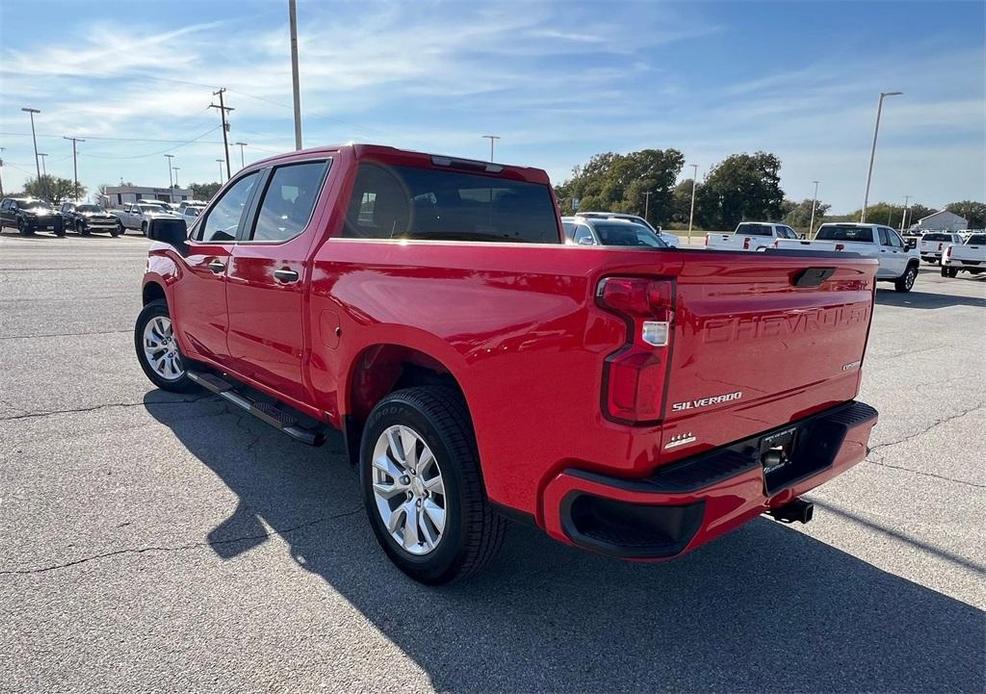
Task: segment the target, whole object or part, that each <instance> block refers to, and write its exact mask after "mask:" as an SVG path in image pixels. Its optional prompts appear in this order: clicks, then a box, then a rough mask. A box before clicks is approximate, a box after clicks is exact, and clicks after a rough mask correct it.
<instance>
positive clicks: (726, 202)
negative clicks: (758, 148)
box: [696, 152, 784, 230]
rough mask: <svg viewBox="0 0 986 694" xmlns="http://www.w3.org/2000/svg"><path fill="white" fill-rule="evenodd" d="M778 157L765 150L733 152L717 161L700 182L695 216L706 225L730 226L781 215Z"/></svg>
mask: <svg viewBox="0 0 986 694" xmlns="http://www.w3.org/2000/svg"><path fill="white" fill-rule="evenodd" d="M780 169H781V160H780V159H778V158H777V156H775V155H773V154H770V153H769V152H756V153H754V154H734V155H732V156H729V157H727V158H726V159H724V160H723V161H721V162H720V163H719V164H717V165H716V166H715V167H714V168H713V169H712V171H711V172H710V173H709V175H708V176H707V177H706V179H705V182H704V183H703V184H702V191H701V195H700V196H698V200H697V202H696V217H697V218H698V219H699V221H700V224H701V225H702V226H703V227H704V228H706V229H727V230H728V229H733V228H734V227H735V226H736V225H737V224H738V223H739V222H742V221H772V220H777V219H780V218H781V217H782V216H783V212H784V209H783V202H784V191H783V190H781V186H780V182H781V179H780Z"/></svg>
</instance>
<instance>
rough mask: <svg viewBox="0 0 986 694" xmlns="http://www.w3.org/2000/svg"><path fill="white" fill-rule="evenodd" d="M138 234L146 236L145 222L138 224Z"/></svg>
mask: <svg viewBox="0 0 986 694" xmlns="http://www.w3.org/2000/svg"><path fill="white" fill-rule="evenodd" d="M140 233H141V234H142V235H143V236H147V222H141V223H140Z"/></svg>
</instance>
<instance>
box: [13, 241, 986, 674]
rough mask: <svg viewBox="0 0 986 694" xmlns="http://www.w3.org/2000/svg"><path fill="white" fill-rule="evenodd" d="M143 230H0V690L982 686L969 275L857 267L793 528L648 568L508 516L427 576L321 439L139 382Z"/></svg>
mask: <svg viewBox="0 0 986 694" xmlns="http://www.w3.org/2000/svg"><path fill="white" fill-rule="evenodd" d="M147 244H148V242H147V241H146V240H145V239H143V238H141V237H137V236H129V237H121V238H118V239H112V238H109V237H108V236H106V235H100V236H92V237H89V238H80V237H77V236H74V235H70V236H67V237H65V238H62V239H59V238H55V237H54V236H53V235H52V234H51V233H50V232H39V233H38V234H36V235H35V236H33V237H20V236H18V235H17V232H16V231H14V230H11V229H7V230H5V231H4V232H3V234H2V235H0V346H2V349H0V374H3V376H2V377H0V378H2V379H3V381H2V384H3V387H2V388H0V460H2V461H3V462H2V465H0V521H2V523H3V526H4V528H5V532H4V533H3V534H2V535H0V620H2V621H0V623H2V624H3V625H4V628H3V630H0V653H3V654H4V657H3V658H2V659H0V664H2V665H3V671H4V676H3V686H2V687H0V689H7V688H9V689H12V690H21V691H38V690H69V689H118V690H134V689H147V690H203V689H229V690H233V689H236V690H271V689H281V690H293V691H300V690H310V689H315V688H316V687H324V688H327V689H333V690H355V689H363V690H365V689H371V688H373V689H384V688H388V689H389V688H394V689H397V688H404V689H414V690H428V689H445V690H447V689H456V690H464V689H469V690H483V691H490V690H512V691H535V690H552V691H558V690H579V691H585V690H593V691H601V690H616V689H620V690H630V689H632V690H655V689H677V690H688V691H695V690H703V691H704V690H723V691H759V690H765V689H772V690H773V689H788V690H790V689H797V690H805V689H810V690H815V691H857V690H864V689H869V690H883V691H887V690H892V691H914V692H919V691H920V692H926V691H976V692H979V691H982V690H983V687H984V684H986V681H984V670H986V656H984V654H983V650H982V643H983V642H984V638H986V620H984V613H983V609H984V608H986V597H984V596H986V584H984V576H986V573H984V572H986V567H984V565H983V541H982V518H983V514H984V511H986V470H984V468H983V465H982V463H981V460H982V454H981V447H982V421H983V415H984V413H986V398H984V395H983V388H982V379H981V378H977V377H976V374H982V373H983V372H984V369H986V356H984V351H983V349H982V334H983V333H984V332H986V330H984V329H986V312H984V310H983V309H984V308H986V281H984V280H986V277H979V278H970V277H969V276H968V275H963V276H960V277H959V278H956V279H945V278H941V277H940V270H939V268H937V267H930V266H923V267H922V268H921V272H920V277H919V279H918V281H917V283H916V284H915V287H914V290H913V291H912V292H911V293H909V294H895V293H894V292H893V290H892V289H884V288H883V287H881V288H880V289H878V291H877V304H878V305H877V308H876V312H875V316H874V322H873V328H872V332H871V342H870V347H869V351H868V354H867V363H866V368H865V375H864V385H863V392H862V394H861V396H862V398H863V399H865V400H866V401H867V402H870V403H872V404H873V405H875V406H876V407H877V408H878V409H879V410H880V412H881V421H880V424H879V426H878V427H877V428H876V430H875V432H874V439H873V446H874V447H873V450H872V452H871V455H870V457H869V462H867V463H863V464H860V465H859V466H857V467H856V468H854V469H853V470H852V471H850V472H849V473H847V474H846V475H845V476H844V477H843V478H840V479H838V480H835V481H833V482H831V483H829V484H828V485H826V486H824V487H822V488H821V489H819V490H818V491H817V492H815V493H813V494H811V495H810V497H811V499H812V500H813V501H815V503H816V518H815V520H814V521H813V522H812V523H811V524H809V525H808V526H804V527H803V528H802V527H786V526H781V525H779V524H777V523H774V522H773V521H767V520H762V521H757V522H755V523H753V524H751V525H750V526H748V527H746V528H744V529H742V530H740V531H738V532H736V533H734V534H732V535H729V536H727V537H725V538H723V539H722V540H720V541H718V542H716V543H714V544H712V545H710V546H708V547H706V548H704V549H702V550H700V551H698V552H696V553H695V554H693V555H691V556H689V557H686V558H684V559H682V560H679V561H677V562H674V563H670V564H665V565H652V566H641V565H634V564H626V563H621V562H617V561H613V560H609V559H605V558H601V557H596V556H592V555H587V554H585V553H584V552H580V551H576V550H571V549H567V548H565V547H563V546H560V545H557V544H555V543H553V542H551V541H550V540H548V539H546V538H544V537H543V536H542V535H541V534H540V533H538V532H536V531H533V530H529V529H525V528H521V527H515V528H512V529H511V537H510V539H509V541H508V543H507V545H506V551H505V552H504V553H503V554H502V555H501V557H500V558H499V560H498V561H497V563H496V564H495V565H494V566H493V567H491V570H490V571H488V573H487V574H485V575H483V576H482V577H480V578H479V579H478V580H477V581H474V582H471V583H465V584H460V585H457V586H454V587H453V588H452V589H451V590H449V589H446V590H445V591H434V590H429V589H427V588H424V587H422V586H419V585H416V584H413V583H411V582H410V581H409V580H407V579H405V578H404V577H403V575H402V574H400V573H399V572H398V571H397V570H396V569H394V568H393V567H392V566H391V565H390V564H389V563H388V562H387V561H386V560H385V559H384V558H383V557H382V555H381V554H380V553H379V552H376V551H373V550H374V540H373V537H372V534H371V532H370V529H369V526H368V524H367V522H366V520H365V516H364V515H363V512H362V507H361V504H360V500H359V495H358V486H357V484H356V480H355V477H354V476H353V474H352V473H351V471H350V470H349V468H348V467H347V466H346V464H345V463H344V462H343V460H342V453H341V443H339V442H334V443H330V444H329V446H328V447H327V448H322V449H310V448H306V447H304V446H301V445H299V444H295V443H292V442H291V441H290V440H288V439H286V438H285V437H283V435H281V434H278V433H277V432H275V431H273V430H270V429H269V428H267V427H266V426H265V425H263V424H260V423H257V422H254V421H252V420H251V419H250V418H249V417H246V416H243V415H240V414H237V413H235V412H232V411H230V410H229V409H228V408H227V407H226V406H225V405H223V404H222V403H221V402H219V401H218V400H217V399H216V398H213V397H207V396H205V395H204V394H195V395H189V396H181V397H176V396H171V395H167V394H164V393H162V392H160V391H156V390H152V389H149V387H148V384H147V382H146V379H144V378H143V376H142V375H141V373H140V371H139V367H138V366H137V363H136V361H135V359H134V356H133V342H132V333H131V329H132V325H133V318H134V315H136V313H137V311H138V310H139V304H140V297H139V281H140V277H141V273H142V269H143V263H144V258H145V253H146V248H147ZM794 358H804V359H810V358H811V355H810V354H804V355H795V357H794ZM186 400H187V401H190V402H182V401H186ZM361 549H365V550H366V551H360V550H361ZM726 614H728V615H729V618H728V620H726V619H724V618H723V615H726ZM8 659H9V660H8Z"/></svg>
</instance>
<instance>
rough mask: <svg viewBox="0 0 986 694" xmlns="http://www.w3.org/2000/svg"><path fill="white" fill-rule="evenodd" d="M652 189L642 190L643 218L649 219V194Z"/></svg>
mask: <svg viewBox="0 0 986 694" xmlns="http://www.w3.org/2000/svg"><path fill="white" fill-rule="evenodd" d="M651 192H652V191H649V190H645V191H644V219H646V220H648V221H650V194H651Z"/></svg>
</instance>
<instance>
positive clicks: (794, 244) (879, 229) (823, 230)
mask: <svg viewBox="0 0 986 694" xmlns="http://www.w3.org/2000/svg"><path fill="white" fill-rule="evenodd" d="M773 247H774V248H787V249H799V248H800V249H802V250H809V251H845V252H846V253H858V254H859V255H863V256H866V257H867V258H876V259H877V260H879V261H880V267H879V268H878V269H877V271H876V278H877V280H879V281H883V282H893V283H894V289H896V290H897V291H898V292H909V291H911V288H912V287H913V286H914V280H915V279H917V276H918V267H919V266H920V265H921V261H920V259H919V255H918V251H917V249H915V248H911V247H909V246H908V244H907V243H905V242H904V240H903V239H901V237H900V234H898V233H897V231H896V230H894V229H891V228H890V227H888V226H883V225H881V224H853V223H851V222H830V223H827V224H823V225H822V226H820V227H818V233H817V234H815V240H814V241H804V240H795V241H791V240H788V239H778V240H777V241H775V242H774V246H773Z"/></svg>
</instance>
